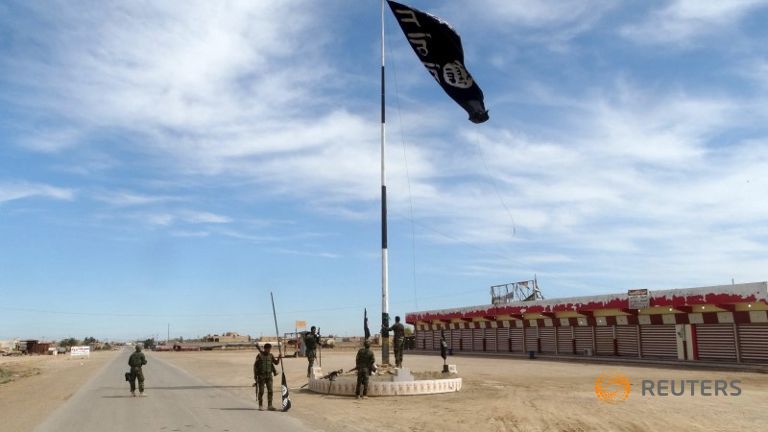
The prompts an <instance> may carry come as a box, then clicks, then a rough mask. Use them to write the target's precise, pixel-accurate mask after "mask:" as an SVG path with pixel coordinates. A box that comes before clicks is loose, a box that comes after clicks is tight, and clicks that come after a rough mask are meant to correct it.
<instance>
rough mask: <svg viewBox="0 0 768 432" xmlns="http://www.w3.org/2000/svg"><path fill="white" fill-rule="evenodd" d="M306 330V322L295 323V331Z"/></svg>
mask: <svg viewBox="0 0 768 432" xmlns="http://www.w3.org/2000/svg"><path fill="white" fill-rule="evenodd" d="M306 328H307V322H306V321H296V330H304V329H306Z"/></svg>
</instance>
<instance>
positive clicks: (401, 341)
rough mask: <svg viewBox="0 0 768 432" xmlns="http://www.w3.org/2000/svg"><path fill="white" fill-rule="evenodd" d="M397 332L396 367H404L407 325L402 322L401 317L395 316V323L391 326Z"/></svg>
mask: <svg viewBox="0 0 768 432" xmlns="http://www.w3.org/2000/svg"><path fill="white" fill-rule="evenodd" d="M389 329H390V330H391V331H393V332H394V333H395V367H398V368H401V367H403V345H405V326H403V324H401V323H400V317H399V316H396V317H395V324H394V325H392V327H390V328H389Z"/></svg>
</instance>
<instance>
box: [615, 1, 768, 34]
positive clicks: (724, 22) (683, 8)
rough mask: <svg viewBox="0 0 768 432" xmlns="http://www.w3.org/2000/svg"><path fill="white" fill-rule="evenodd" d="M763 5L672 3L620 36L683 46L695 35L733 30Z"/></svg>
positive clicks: (726, 2)
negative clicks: (736, 24)
mask: <svg viewBox="0 0 768 432" xmlns="http://www.w3.org/2000/svg"><path fill="white" fill-rule="evenodd" d="M766 6H768V1H766V0H733V1H723V2H708V1H697V0H672V1H671V2H669V4H667V6H666V7H663V8H661V9H658V10H654V11H652V12H651V13H650V15H649V16H648V17H647V18H646V19H645V20H644V21H642V22H640V23H637V24H630V25H627V26H625V27H624V28H623V29H622V30H621V33H622V34H623V35H624V36H626V37H628V38H630V39H632V40H634V41H636V42H639V43H649V44H656V43H675V44H687V43H688V42H690V41H691V40H692V39H694V38H696V37H698V36H702V35H706V34H710V33H715V32H720V31H724V30H733V24H734V23H736V22H738V21H739V20H741V19H742V18H744V17H745V16H747V15H748V14H749V13H750V12H752V11H754V10H756V9H759V8H763V7H766Z"/></svg>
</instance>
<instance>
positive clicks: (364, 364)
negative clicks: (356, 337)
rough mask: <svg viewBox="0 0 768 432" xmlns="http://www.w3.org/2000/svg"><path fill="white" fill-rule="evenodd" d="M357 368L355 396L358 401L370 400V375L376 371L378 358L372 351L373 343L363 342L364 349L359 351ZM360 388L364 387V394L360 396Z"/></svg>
mask: <svg viewBox="0 0 768 432" xmlns="http://www.w3.org/2000/svg"><path fill="white" fill-rule="evenodd" d="M355 367H356V369H357V387H356V388H355V395H356V396H357V398H358V399H360V398H361V397H362V398H363V399H368V375H370V374H371V373H372V372H373V371H374V370H376V357H375V356H374V355H373V351H371V343H370V342H368V341H367V340H366V341H365V342H363V348H360V350H359V351H357V357H356V358H355ZM360 387H362V390H363V393H362V395H361V394H360Z"/></svg>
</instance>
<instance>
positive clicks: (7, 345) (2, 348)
mask: <svg viewBox="0 0 768 432" xmlns="http://www.w3.org/2000/svg"><path fill="white" fill-rule="evenodd" d="M18 344H19V340H18V339H9V340H0V352H11V351H15V350H16V346H17V345H18Z"/></svg>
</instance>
